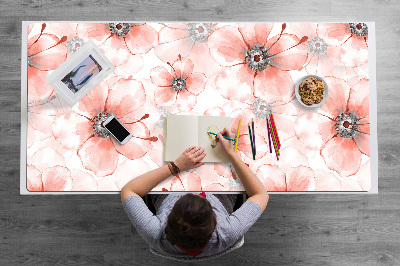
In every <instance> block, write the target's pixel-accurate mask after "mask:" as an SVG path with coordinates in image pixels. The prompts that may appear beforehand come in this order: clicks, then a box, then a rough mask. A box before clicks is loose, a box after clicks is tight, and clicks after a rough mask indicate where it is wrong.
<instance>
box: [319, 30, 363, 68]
mask: <svg viewBox="0 0 400 266" xmlns="http://www.w3.org/2000/svg"><path fill="white" fill-rule="evenodd" d="M318 34H319V35H320V36H322V38H323V39H324V40H326V41H327V42H328V44H331V45H338V46H339V45H340V46H341V48H342V49H341V52H340V61H341V62H342V63H343V64H344V65H345V66H350V67H357V66H361V65H365V64H366V63H367V62H368V26H367V24H365V23H323V24H321V25H320V26H319V27H318Z"/></svg>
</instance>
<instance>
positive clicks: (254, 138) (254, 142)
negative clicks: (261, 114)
mask: <svg viewBox="0 0 400 266" xmlns="http://www.w3.org/2000/svg"><path fill="white" fill-rule="evenodd" d="M251 130H252V133H253V146H254V147H253V148H254V156H255V155H256V137H255V134H254V120H253V118H252V119H251Z"/></svg>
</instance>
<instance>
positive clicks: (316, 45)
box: [308, 37, 328, 54]
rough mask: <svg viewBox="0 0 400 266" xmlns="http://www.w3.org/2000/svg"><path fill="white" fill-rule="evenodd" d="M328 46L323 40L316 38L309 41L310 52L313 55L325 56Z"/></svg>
mask: <svg viewBox="0 0 400 266" xmlns="http://www.w3.org/2000/svg"><path fill="white" fill-rule="evenodd" d="M327 48H328V46H327V45H326V43H325V42H324V40H322V39H321V38H318V37H315V38H314V39H312V40H311V41H308V50H309V51H310V52H311V53H313V54H325V53H326V49H327Z"/></svg>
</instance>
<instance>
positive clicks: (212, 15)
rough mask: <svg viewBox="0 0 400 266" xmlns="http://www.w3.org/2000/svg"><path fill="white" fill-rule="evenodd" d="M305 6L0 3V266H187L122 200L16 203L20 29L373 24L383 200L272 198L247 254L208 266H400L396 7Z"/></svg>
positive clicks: (317, 2)
mask: <svg viewBox="0 0 400 266" xmlns="http://www.w3.org/2000/svg"><path fill="white" fill-rule="evenodd" d="M304 2H305V1H301V0H280V1H243V0H224V1H222V0H216V1H210V0H207V1H178V0H175V1H160V0H158V1H123V0H102V1H93V0H90V1H83V0H72V1H55V0H54V1H51V0H21V1H0V7H1V10H2V13H1V15H0V21H1V23H0V69H1V71H0V80H1V83H0V84H1V87H0V88H1V89H0V114H1V115H2V117H1V119H0V134H1V141H0V169H1V170H2V171H1V174H0V265H144V264H145V265H165V264H167V263H173V264H174V265H175V264H176V265H183V263H176V262H171V261H169V260H165V259H161V258H158V257H154V256H153V255H152V254H151V253H150V252H149V248H148V246H147V245H146V243H145V242H144V241H143V240H142V239H141V238H140V237H139V235H138V234H137V232H136V230H135V228H133V227H132V226H131V224H130V221H129V219H128V218H127V216H126V215H125V213H124V211H123V209H122V206H121V203H120V198H119V196H118V195H101V196H100V195H81V196H70V195H68V196H23V197H22V196H20V195H19V148H20V96H21V89H20V76H21V72H20V62H21V53H20V48H21V21H22V20H38V21H50V20H66V21H71V20H76V21H81V20H115V21H117V20H138V21H171V20H180V21H188V20H199V21H280V22H283V21H287V22H289V21H344V20H349V21H375V22H376V36H377V94H378V143H379V195H369V196H364V195H272V196H271V197H270V202H269V204H268V207H267V209H266V212H265V213H264V214H263V215H262V216H261V218H260V219H259V220H258V221H257V223H256V224H255V225H254V226H253V227H252V228H251V229H250V230H249V232H248V233H247V234H246V236H245V244H244V246H243V247H241V248H240V249H239V250H237V251H234V252H232V253H230V254H229V255H226V256H224V257H221V258H219V259H216V260H214V261H210V262H207V263H203V264H204V265H206V264H209V265H244V264H254V265H294V264H295V265H399V264H400V254H399V250H400V208H399V202H400V177H399V173H400V167H399V162H400V143H399V137H398V136H399V131H400V129H399V126H398V125H399V124H400V118H399V117H400V112H399V104H398V103H399V101H400V94H399V93H398V91H399V85H398V84H399V81H400V72H399V63H400V50H399V49H398V46H399V43H400V18H399V17H398V13H399V12H400V3H399V2H398V1H395V0H391V1H389V0H387V1H384V0H375V1H372V0H357V1H347V0H311V1H307V4H304ZM197 264H199V265H200V264H202V263H197Z"/></svg>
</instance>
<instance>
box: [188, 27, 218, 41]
mask: <svg viewBox="0 0 400 266" xmlns="http://www.w3.org/2000/svg"><path fill="white" fill-rule="evenodd" d="M188 31H189V36H190V39H191V40H192V42H193V43H202V42H205V41H207V38H208V36H210V34H211V33H212V32H213V31H212V29H211V23H189V24H188Z"/></svg>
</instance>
